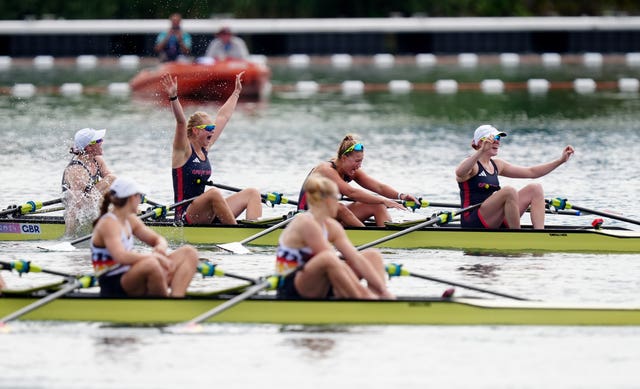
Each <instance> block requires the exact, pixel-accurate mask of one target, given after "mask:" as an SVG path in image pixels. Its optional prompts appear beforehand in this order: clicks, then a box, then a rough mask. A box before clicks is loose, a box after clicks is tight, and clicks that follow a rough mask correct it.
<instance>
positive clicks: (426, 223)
mask: <svg viewBox="0 0 640 389" xmlns="http://www.w3.org/2000/svg"><path fill="white" fill-rule="evenodd" d="M480 205H482V203H478V204H474V205H472V206H470V207H466V208H463V209H461V210H458V211H455V212H452V213H451V217H452V218H453V217H454V216H456V215H460V214H461V213H464V212H468V211H471V210H472V209H474V208H478V207H479V206H480ZM438 221H440V217H439V216H434V217H432V218H430V219H428V220H426V221H424V222H422V223H419V224H416V225H415V226H412V227H409V228H405V229H404V230H401V231H398V232H396V233H393V234H391V235H387V236H383V237H382V238H380V239H376V240H374V241H373V242H369V243H366V244H363V245H361V246H358V247H356V248H357V249H358V250H364V249H368V248H369V247H373V246H376V245H378V244H380V243H384V242H387V241H389V240H391V239H395V238H397V237H399V236H403V235H406V234H408V233H411V232H413V231H416V230H419V229H421V228H424V227H428V226H430V225H433V224H436V223H437V222H438Z"/></svg>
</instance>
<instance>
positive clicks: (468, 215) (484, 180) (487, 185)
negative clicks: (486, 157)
mask: <svg viewBox="0 0 640 389" xmlns="http://www.w3.org/2000/svg"><path fill="white" fill-rule="evenodd" d="M477 163H478V173H477V174H476V175H475V176H473V177H471V178H470V179H468V180H467V181H465V182H459V183H458V187H459V188H460V202H461V203H462V208H466V207H468V206H470V205H473V204H478V203H481V202H483V201H485V200H486V199H487V198H488V197H489V196H491V195H492V194H493V192H496V191H497V190H499V189H500V181H499V179H498V167H497V166H496V164H495V162H493V160H492V161H491V165H492V166H493V174H490V173H489V172H487V171H486V170H485V168H484V166H482V164H481V163H480V161H478V162H477ZM460 223H461V225H462V227H471V228H480V227H484V228H487V224H486V223H485V221H484V219H483V218H482V215H480V212H479V209H478V208H476V209H474V210H472V211H469V212H465V213H463V214H462V219H461V222H460Z"/></svg>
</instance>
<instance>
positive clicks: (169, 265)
mask: <svg viewBox="0 0 640 389" xmlns="http://www.w3.org/2000/svg"><path fill="white" fill-rule="evenodd" d="M153 257H154V258H155V259H156V260H157V261H158V263H159V264H160V266H162V268H163V269H164V270H165V271H166V272H167V273H168V274H170V275H171V274H173V272H174V271H175V270H176V264H175V263H174V262H173V261H172V260H170V259H169V257H167V256H166V255H164V254H161V253H159V252H157V251H154V252H153Z"/></svg>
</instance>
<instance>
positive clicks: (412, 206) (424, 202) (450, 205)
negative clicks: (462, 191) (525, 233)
mask: <svg viewBox="0 0 640 389" xmlns="http://www.w3.org/2000/svg"><path fill="white" fill-rule="evenodd" d="M342 200H344V201H354V200H353V199H350V198H348V197H345V198H343V199H342ZM396 202H397V203H398V204H402V205H404V206H405V207H407V208H409V209H410V210H412V211H414V212H415V210H416V209H420V208H427V207H438V208H459V207H460V204H459V203H439V202H436V201H427V200H423V199H422V197H420V198H418V201H417V202H416V201H411V200H396ZM527 212H530V210H529V209H527ZM545 213H550V214H561V215H571V216H580V211H578V210H574V211H570V210H555V211H552V210H550V209H546V210H545Z"/></svg>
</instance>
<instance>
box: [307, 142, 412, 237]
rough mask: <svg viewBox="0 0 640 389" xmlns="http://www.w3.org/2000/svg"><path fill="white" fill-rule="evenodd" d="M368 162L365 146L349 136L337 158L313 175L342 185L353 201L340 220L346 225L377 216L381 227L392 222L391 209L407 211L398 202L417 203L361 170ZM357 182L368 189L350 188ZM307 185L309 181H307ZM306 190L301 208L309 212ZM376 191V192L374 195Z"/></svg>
mask: <svg viewBox="0 0 640 389" xmlns="http://www.w3.org/2000/svg"><path fill="white" fill-rule="evenodd" d="M363 160H364V145H363V144H362V143H360V142H358V141H357V140H356V138H355V136H354V135H351V134H349V135H346V136H345V137H344V139H342V142H341V143H340V146H339V147H338V154H337V155H336V157H335V158H333V159H331V160H329V161H327V162H322V163H320V164H319V165H317V166H316V167H315V168H313V170H312V171H311V172H312V173H313V172H315V173H319V174H321V175H322V176H324V177H327V178H329V179H330V180H331V181H333V182H335V183H336V185H338V190H339V191H340V194H341V195H342V196H346V197H348V198H350V199H352V200H353V202H352V203H350V204H348V205H344V204H341V207H340V209H339V211H338V217H337V219H338V220H339V221H340V222H341V223H342V224H343V225H345V226H355V227H362V226H364V223H363V221H365V220H367V219H368V218H369V217H371V216H373V217H374V218H375V221H376V225H377V226H384V223H385V222H388V221H391V216H389V212H388V211H387V208H398V209H406V208H405V207H404V206H403V205H402V204H400V203H399V202H398V201H397V200H401V201H404V200H407V201H417V200H416V198H415V197H414V196H412V195H410V194H406V193H402V192H399V191H397V190H395V189H394V188H392V187H391V186H389V185H387V184H385V183H382V182H380V181H378V180H376V179H375V178H373V177H371V176H369V175H368V174H367V173H365V172H364V170H362V169H361V166H362V161H363ZM351 181H354V182H356V183H357V184H358V185H360V186H361V187H362V188H365V189H367V190H364V189H360V188H356V187H354V186H352V185H349V183H350V182H351ZM305 182H306V180H305ZM302 187H303V189H302V190H301V191H300V196H299V199H298V209H301V210H303V209H307V198H306V193H305V192H304V184H303V185H302ZM372 192H373V193H372Z"/></svg>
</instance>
